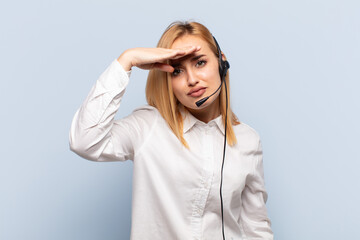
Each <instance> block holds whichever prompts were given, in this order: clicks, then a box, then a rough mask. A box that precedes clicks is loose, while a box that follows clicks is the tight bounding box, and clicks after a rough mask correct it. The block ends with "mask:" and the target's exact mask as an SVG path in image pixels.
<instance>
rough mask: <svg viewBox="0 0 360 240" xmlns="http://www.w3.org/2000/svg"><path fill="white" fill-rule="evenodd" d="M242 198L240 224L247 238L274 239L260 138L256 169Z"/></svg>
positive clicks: (255, 157) (249, 178)
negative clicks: (268, 213) (268, 208)
mask: <svg viewBox="0 0 360 240" xmlns="http://www.w3.org/2000/svg"><path fill="white" fill-rule="evenodd" d="M241 200H242V205H241V213H240V224H241V226H242V228H243V231H244V234H245V236H246V238H245V239H259V240H260V239H261V240H265V239H266V240H272V239H273V238H274V237H273V233H272V230H271V228H270V226H271V222H270V220H269V218H268V216H267V210H266V206H265V202H266V200H267V193H266V190H265V183H264V170H263V160H262V147H261V142H260V140H259V143H258V149H257V150H256V151H255V154H254V170H253V173H251V174H250V175H249V176H248V178H247V180H246V185H245V188H244V190H243V193H242V196H241Z"/></svg>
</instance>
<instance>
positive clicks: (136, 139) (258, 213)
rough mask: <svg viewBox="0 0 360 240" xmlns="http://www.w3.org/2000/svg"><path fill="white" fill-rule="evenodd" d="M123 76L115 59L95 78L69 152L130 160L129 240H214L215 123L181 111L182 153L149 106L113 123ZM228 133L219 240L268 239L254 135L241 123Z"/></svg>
mask: <svg viewBox="0 0 360 240" xmlns="http://www.w3.org/2000/svg"><path fill="white" fill-rule="evenodd" d="M129 76H130V72H125V71H124V69H123V68H122V66H121V65H120V63H119V62H118V61H117V60H116V59H115V60H114V61H113V62H112V63H111V64H110V66H109V67H108V68H107V69H106V70H105V71H104V72H103V73H102V74H101V76H100V77H99V79H98V80H97V82H96V84H95V85H94V87H93V88H92V89H91V91H90V93H89V95H88V96H87V98H86V100H85V102H84V103H83V104H82V106H81V107H80V109H79V110H78V111H77V112H76V114H75V116H74V119H73V121H72V125H71V130H70V136H69V138H70V149H71V150H72V151H74V152H75V153H77V154H78V155H80V156H82V157H84V158H86V159H89V160H93V161H125V160H133V163H134V166H133V171H134V172H133V195H132V224H131V239H132V240H145V239H151V240H157V239H159V240H164V239H166V240H175V239H179V240H190V239H204V240H212V239H214V240H220V239H222V230H221V225H222V224H221V212H220V193H219V192H220V176H221V175H220V174H221V163H222V153H223V141H224V127H223V124H222V121H221V116H219V117H218V118H216V119H214V120H212V121H210V122H209V123H207V124H206V123H204V122H201V121H199V120H198V119H196V118H195V117H194V116H192V115H191V114H190V113H185V112H183V118H184V128H183V129H184V130H183V131H184V138H185V140H186V141H187V143H188V144H189V146H190V149H187V148H185V147H184V146H183V145H182V144H181V142H180V141H179V139H178V138H177V137H176V136H175V135H174V133H173V132H172V131H171V130H170V128H169V127H168V125H167V123H166V122H165V120H164V119H163V118H162V116H161V115H160V113H159V112H158V110H157V109H156V108H154V107H151V106H144V107H141V108H138V109H136V110H135V111H134V112H133V113H132V114H130V115H129V116H127V117H125V118H123V119H120V120H114V115H115V113H116V112H117V110H118V108H119V105H120V102H121V98H122V96H123V94H124V92H125V88H126V86H127V84H128V82H129ZM234 131H235V134H236V137H237V141H238V143H237V144H236V145H235V146H233V147H230V146H229V145H227V147H226V158H225V163H224V170H223V174H224V175H223V204H224V207H223V210H224V223H225V236H226V239H228V240H235V239H236V240H238V239H273V233H272V231H271V228H270V220H269V219H268V217H267V210H266V206H265V202H266V199H267V194H266V190H265V187H264V175H263V163H262V148H261V142H260V138H259V135H258V134H257V133H256V131H255V130H254V129H252V128H251V127H249V126H248V125H246V124H244V123H241V124H239V125H236V126H234Z"/></svg>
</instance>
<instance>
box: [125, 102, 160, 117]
mask: <svg viewBox="0 0 360 240" xmlns="http://www.w3.org/2000/svg"><path fill="white" fill-rule="evenodd" d="M131 115H132V116H134V117H136V118H146V119H147V120H151V119H154V118H157V117H158V116H159V115H160V113H159V111H158V110H157V108H155V107H153V106H150V105H143V106H141V107H138V108H136V109H134V111H133V112H132V113H131Z"/></svg>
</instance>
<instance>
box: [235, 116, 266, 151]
mask: <svg viewBox="0 0 360 240" xmlns="http://www.w3.org/2000/svg"><path fill="white" fill-rule="evenodd" d="M233 129H234V133H235V136H236V139H237V142H238V145H240V146H247V147H249V148H258V147H259V144H260V135H259V133H258V132H257V131H256V130H255V129H254V128H252V127H251V126H249V125H248V124H246V123H244V122H241V123H240V124H238V125H235V126H233Z"/></svg>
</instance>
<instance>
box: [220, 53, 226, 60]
mask: <svg viewBox="0 0 360 240" xmlns="http://www.w3.org/2000/svg"><path fill="white" fill-rule="evenodd" d="M221 59H222V60H223V61H226V56H225V54H224V53H223V51H221Z"/></svg>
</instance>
